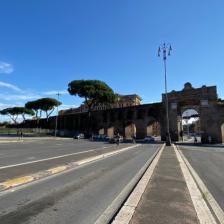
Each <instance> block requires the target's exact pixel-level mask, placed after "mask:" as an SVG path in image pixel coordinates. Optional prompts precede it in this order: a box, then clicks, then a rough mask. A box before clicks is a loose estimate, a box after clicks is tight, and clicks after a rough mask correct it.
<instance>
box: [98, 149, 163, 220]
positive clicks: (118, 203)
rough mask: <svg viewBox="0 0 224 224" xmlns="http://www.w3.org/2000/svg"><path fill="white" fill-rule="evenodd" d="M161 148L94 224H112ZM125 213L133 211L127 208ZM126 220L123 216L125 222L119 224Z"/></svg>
mask: <svg viewBox="0 0 224 224" xmlns="http://www.w3.org/2000/svg"><path fill="white" fill-rule="evenodd" d="M163 148H164V145H163V146H162V147H160V148H159V149H157V151H156V152H155V153H154V154H153V155H152V156H151V157H150V159H149V160H148V161H147V162H146V163H145V165H144V166H143V167H142V168H141V169H140V170H139V172H138V173H137V174H136V175H135V176H134V177H133V178H132V180H131V181H130V182H129V183H128V184H127V185H126V187H125V188H124V189H123V190H122V191H121V192H120V194H119V195H118V196H117V197H116V198H115V199H114V200H113V202H112V203H111V204H110V206H109V207H108V208H107V209H106V210H105V211H104V212H103V213H102V215H101V216H100V217H99V218H98V219H97V220H96V222H95V224H107V223H114V222H112V221H113V219H114V218H115V217H116V216H115V215H116V214H117V212H119V210H120V209H121V208H123V207H122V206H123V205H124V202H125V201H126V200H127V199H128V198H129V196H130V195H131V194H132V192H133V189H135V187H136V185H137V184H138V183H139V180H141V179H143V181H144V175H145V173H146V171H147V169H150V170H151V164H152V163H153V162H154V159H155V158H156V157H157V158H158V154H159V153H160V154H161V149H163ZM160 154H159V155H160ZM152 171H153V170H152ZM146 185H147V184H146ZM135 194H136V193H135ZM140 197H141V195H140V196H139V200H140ZM127 212H128V214H131V212H133V209H132V208H130V207H128V208H127V210H125V213H127ZM118 214H119V213H118ZM132 214H133V213H132ZM126 218H127V219H128V217H127V216H125V221H124V220H122V221H121V222H119V223H120V224H124V223H125V224H128V222H129V221H128V222H127V219H126ZM115 219H116V218H115ZM117 224H118V223H117Z"/></svg>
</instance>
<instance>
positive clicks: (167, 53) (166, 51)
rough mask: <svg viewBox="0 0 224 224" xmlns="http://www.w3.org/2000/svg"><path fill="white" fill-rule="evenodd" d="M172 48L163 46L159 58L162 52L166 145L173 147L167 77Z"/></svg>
mask: <svg viewBox="0 0 224 224" xmlns="http://www.w3.org/2000/svg"><path fill="white" fill-rule="evenodd" d="M171 50H172V48H171V45H170V44H166V43H164V44H162V45H161V46H159V48H158V56H159V57H160V53H161V51H162V54H163V62H164V72H165V96H166V128H167V130H166V145H167V146H170V145H171V139H170V122H169V103H168V96H167V77H166V59H167V56H170V52H171Z"/></svg>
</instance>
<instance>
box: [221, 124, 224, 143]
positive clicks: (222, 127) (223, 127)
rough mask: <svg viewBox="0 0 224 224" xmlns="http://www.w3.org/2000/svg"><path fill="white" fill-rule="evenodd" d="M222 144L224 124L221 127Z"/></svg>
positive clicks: (223, 141)
mask: <svg viewBox="0 0 224 224" xmlns="http://www.w3.org/2000/svg"><path fill="white" fill-rule="evenodd" d="M221 133H222V143H224V123H223V124H222V125H221Z"/></svg>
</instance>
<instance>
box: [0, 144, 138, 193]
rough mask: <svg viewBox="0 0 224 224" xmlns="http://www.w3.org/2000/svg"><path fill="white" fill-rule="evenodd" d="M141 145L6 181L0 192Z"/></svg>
mask: <svg viewBox="0 0 224 224" xmlns="http://www.w3.org/2000/svg"><path fill="white" fill-rule="evenodd" d="M140 145H141V144H136V145H133V146H128V147H125V148H122V149H117V150H115V151H113V152H107V153H103V154H101V155H97V156H93V157H89V158H86V159H83V160H80V161H76V162H70V163H68V164H66V165H62V166H57V167H52V168H50V169H48V170H44V171H40V172H37V173H34V174H30V175H28V176H23V177H18V178H13V179H10V180H6V181H4V182H2V183H0V191H3V190H7V189H9V188H12V187H16V186H19V185H23V184H27V183H29V182H32V181H34V180H38V179H41V178H44V177H47V176H50V175H54V174H58V173H61V172H63V171H66V170H69V169H72V168H76V167H78V166H81V165H85V164H88V163H90V162H94V161H97V160H100V159H104V158H108V157H110V156H113V155H117V154H120V153H122V152H124V151H127V150H129V149H133V148H136V147H139V146H140ZM108 148H109V147H108ZM89 151H92V150H89ZM35 162H36V161H35Z"/></svg>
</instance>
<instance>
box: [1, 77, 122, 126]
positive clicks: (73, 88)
mask: <svg viewBox="0 0 224 224" xmlns="http://www.w3.org/2000/svg"><path fill="white" fill-rule="evenodd" d="M67 90H68V92H69V94H70V95H73V96H79V97H81V98H83V99H84V102H83V103H84V104H85V105H86V106H87V108H88V115H89V116H88V117H89V121H88V123H89V125H90V126H91V112H92V110H93V108H94V107H95V106H96V105H98V104H100V103H102V104H108V105H110V104H112V103H114V102H116V100H117V99H118V94H116V93H114V91H113V90H112V88H111V87H109V86H108V85H107V84H106V83H105V82H103V81H100V80H73V81H71V82H70V83H69V84H68V89H67ZM60 105H61V102H60V101H58V100H56V99H54V98H41V99H37V100H34V101H29V102H27V103H26V104H25V106H24V107H9V108H5V109H3V110H1V111H0V114H2V115H7V116H9V117H10V118H11V120H12V121H13V123H15V124H16V123H17V120H18V117H19V115H21V116H22V118H23V121H25V120H26V117H27V116H35V119H37V120H38V119H40V118H41V117H42V113H45V114H46V119H47V121H48V118H49V117H50V115H51V114H52V113H53V111H54V109H55V108H56V107H58V106H60Z"/></svg>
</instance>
